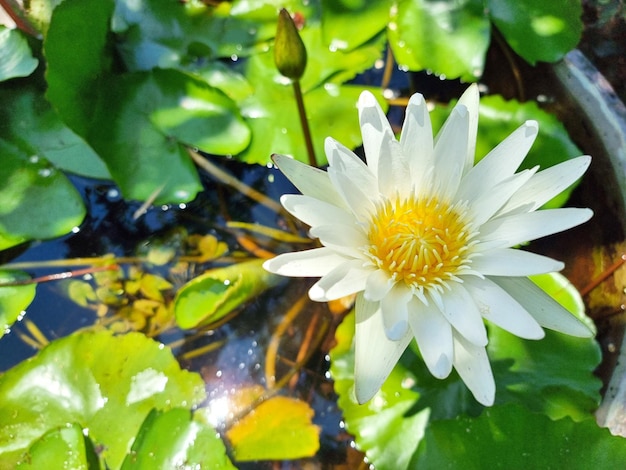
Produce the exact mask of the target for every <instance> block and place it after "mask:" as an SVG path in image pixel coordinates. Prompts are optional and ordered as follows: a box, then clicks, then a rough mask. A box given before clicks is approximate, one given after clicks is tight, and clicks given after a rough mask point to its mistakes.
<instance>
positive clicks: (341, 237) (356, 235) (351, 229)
mask: <svg viewBox="0 0 626 470" xmlns="http://www.w3.org/2000/svg"><path fill="white" fill-rule="evenodd" d="M348 222H349V221H348ZM309 233H310V235H311V236H312V237H315V238H319V239H320V242H321V243H322V245H324V246H329V247H331V248H335V249H336V250H337V251H339V252H340V253H342V254H343V252H342V250H344V249H352V250H356V253H359V254H357V256H356V257H359V258H360V257H361V256H360V251H358V249H359V248H360V247H362V246H365V245H367V244H368V240H367V237H366V236H365V234H364V233H363V230H362V229H361V228H360V227H359V226H358V225H355V224H352V225H344V224H341V225H339V224H335V225H317V226H316V227H312V228H311V230H310V231H309ZM346 254H351V255H354V254H355V252H354V251H351V252H346Z"/></svg>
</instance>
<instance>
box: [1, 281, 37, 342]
mask: <svg viewBox="0 0 626 470" xmlns="http://www.w3.org/2000/svg"><path fill="white" fill-rule="evenodd" d="M29 278H30V277H29V276H28V274H26V273H24V272H22V271H0V284H4V283H7V282H14V281H20V280H24V279H29ZM35 289H36V284H25V285H23V286H7V287H0V338H2V337H3V336H4V335H5V333H6V332H7V331H8V330H9V328H11V325H13V323H14V322H15V320H17V319H18V318H19V316H20V315H21V314H22V313H23V312H24V310H26V307H28V306H29V305H30V303H31V302H32V301H33V299H34V298H35Z"/></svg>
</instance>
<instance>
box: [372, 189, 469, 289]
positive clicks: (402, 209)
mask: <svg viewBox="0 0 626 470" xmlns="http://www.w3.org/2000/svg"><path fill="white" fill-rule="evenodd" d="M465 213H466V209H465V206H464V205H462V204H456V205H449V204H447V203H443V202H440V201H438V200H437V199H435V198H430V199H429V198H415V197H411V198H396V199H393V200H384V201H382V202H381V203H380V204H379V205H378V207H377V211H376V214H375V215H374V217H372V220H371V224H370V227H369V231H368V238H369V242H370V245H369V247H368V252H369V256H370V258H371V259H372V261H373V262H374V263H375V264H376V265H377V266H378V268H380V269H382V270H384V271H386V272H387V273H388V274H389V276H390V277H391V278H392V279H394V280H395V281H404V282H405V283H406V284H407V285H408V286H409V287H413V288H415V289H418V290H420V291H423V290H424V289H429V288H433V287H436V286H440V287H443V286H444V285H446V283H447V282H448V281H450V280H455V279H458V276H459V275H460V274H463V273H466V272H469V271H470V266H469V265H470V264H471V259H470V258H471V256H470V251H471V250H470V248H471V245H472V238H473V237H474V233H473V230H471V226H469V225H468V223H467V222H466V221H465V220H464V219H466V217H465Z"/></svg>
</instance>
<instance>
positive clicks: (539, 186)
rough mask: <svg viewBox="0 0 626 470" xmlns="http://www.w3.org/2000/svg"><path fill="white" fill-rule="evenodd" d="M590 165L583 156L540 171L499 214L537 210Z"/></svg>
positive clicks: (586, 157)
mask: <svg viewBox="0 0 626 470" xmlns="http://www.w3.org/2000/svg"><path fill="white" fill-rule="evenodd" d="M590 164H591V157H589V156H587V155H583V156H582V157H577V158H573V159H571V160H567V161H565V162H562V163H559V164H558V165H554V166H552V167H550V168H547V169H545V170H543V171H540V172H539V173H537V174H535V175H533V177H532V178H531V179H530V181H528V183H526V184H525V185H524V186H523V187H522V188H521V189H520V190H519V191H517V193H515V194H514V195H513V196H512V197H511V199H510V200H509V201H508V202H507V203H506V205H505V206H504V207H503V208H502V211H501V212H502V213H506V212H509V211H513V210H516V209H517V208H519V207H522V206H523V207H524V209H525V210H526V211H534V210H536V209H539V207H541V206H542V205H544V204H545V203H546V202H548V201H549V200H550V199H552V198H553V197H555V196H557V195H559V194H561V192H563V191H564V190H565V189H566V188H568V187H570V186H571V185H572V184H574V182H575V181H576V180H577V179H578V178H580V177H581V176H582V175H583V174H584V173H585V171H587V168H589V165H590Z"/></svg>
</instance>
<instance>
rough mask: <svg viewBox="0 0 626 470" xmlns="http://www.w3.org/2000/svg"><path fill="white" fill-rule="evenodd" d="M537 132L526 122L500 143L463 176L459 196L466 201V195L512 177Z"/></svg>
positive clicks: (535, 127) (534, 126) (532, 124)
mask: <svg viewBox="0 0 626 470" xmlns="http://www.w3.org/2000/svg"><path fill="white" fill-rule="evenodd" d="M538 131H539V127H538V126H537V123H536V122H535V121H526V123H524V124H523V125H522V126H520V127H519V128H518V129H517V130H515V131H514V132H513V133H512V134H511V135H509V136H508V137H507V138H506V139H504V140H503V141H502V142H500V144H498V146H497V147H495V148H494V149H493V150H492V151H491V152H489V153H488V154H487V155H486V156H485V157H484V158H483V159H481V160H480V161H479V162H478V163H477V164H476V166H475V167H473V168H472V169H471V170H470V171H469V172H468V173H467V175H465V177H464V178H463V181H462V183H461V188H460V190H459V195H461V196H462V198H464V199H468V197H467V195H472V194H477V193H480V192H482V191H484V190H485V189H486V188H485V187H487V188H488V187H491V186H493V185H494V184H496V183H497V182H499V181H502V180H503V179H505V178H508V177H510V176H511V175H513V174H514V173H515V171H516V170H517V169H518V168H519V166H520V164H521V163H522V160H524V157H526V154H527V153H528V151H529V150H530V147H531V146H532V145H533V142H534V141H535V138H536V137H537V132H538Z"/></svg>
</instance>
